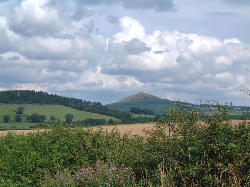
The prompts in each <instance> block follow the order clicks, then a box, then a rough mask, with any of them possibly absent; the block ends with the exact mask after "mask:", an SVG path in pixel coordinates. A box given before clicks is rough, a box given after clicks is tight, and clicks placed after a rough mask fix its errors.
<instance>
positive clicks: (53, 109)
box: [0, 104, 119, 129]
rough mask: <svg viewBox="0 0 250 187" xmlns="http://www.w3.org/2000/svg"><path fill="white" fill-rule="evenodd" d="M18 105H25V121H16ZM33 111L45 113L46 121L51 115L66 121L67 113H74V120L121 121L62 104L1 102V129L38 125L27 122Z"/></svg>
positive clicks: (25, 127) (23, 116)
mask: <svg viewBox="0 0 250 187" xmlns="http://www.w3.org/2000/svg"><path fill="white" fill-rule="evenodd" d="M18 107H24V114H23V115H22V118H23V122H19V123H17V122H15V119H14V118H15V115H16V109H17V108H18ZM33 113H38V114H40V115H45V116H46V120H45V122H50V116H51V115H53V116H55V118H57V119H59V120H60V121H65V115H66V114H73V116H74V118H73V121H82V120H84V119H88V118H92V119H105V120H109V119H112V120H114V121H119V120H118V119H116V118H114V117H110V116H106V115H101V114H97V113H92V112H86V111H80V110H76V109H73V108H70V107H66V106H61V105H39V104H0V129H1V128H2V129H3V128H4V129H8V128H11V129H29V128H31V127H32V126H33V127H34V126H36V125H37V124H38V123H28V122H25V116H29V115H31V114H33ZM4 115H9V116H10V122H9V123H4V122H3V116H4Z"/></svg>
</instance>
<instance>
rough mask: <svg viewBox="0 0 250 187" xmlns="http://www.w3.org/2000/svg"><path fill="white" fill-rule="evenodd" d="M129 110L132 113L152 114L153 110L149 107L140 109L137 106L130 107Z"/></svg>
mask: <svg viewBox="0 0 250 187" xmlns="http://www.w3.org/2000/svg"><path fill="white" fill-rule="evenodd" d="M130 112H131V113H134V114H145V115H154V111H152V110H149V109H141V108H139V107H131V108H130Z"/></svg>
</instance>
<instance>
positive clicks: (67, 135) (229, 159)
mask: <svg viewBox="0 0 250 187" xmlns="http://www.w3.org/2000/svg"><path fill="white" fill-rule="evenodd" d="M213 115H214V116H213V117H212V116H207V118H206V119H205V120H204V121H203V122H202V125H201V124H200V123H201V122H200V121H198V113H197V112H196V111H194V110H191V111H190V110H186V109H185V108H183V107H177V108H175V109H173V110H170V111H167V116H166V117H165V118H163V119H161V121H159V123H158V125H157V126H156V128H155V129H154V130H150V131H148V132H147V136H146V137H140V136H131V135H129V134H125V135H123V136H121V135H120V134H119V132H118V131H117V130H113V131H112V132H111V133H107V132H104V131H103V130H102V129H99V130H97V131H91V130H88V129H79V128H77V129H75V128H63V127H61V124H55V125H54V126H55V128H54V129H52V130H51V131H47V132H40V133H37V134H29V135H27V136H20V135H19V136H18V135H14V134H9V135H8V136H5V137H1V138H0V183H1V184H6V185H7V186H14V185H19V186H20V185H23V186H38V185H45V186H46V184H49V185H48V186H67V185H64V184H71V186H84V185H81V184H80V182H83V181H85V179H86V178H85V177H86V176H93V180H90V181H92V182H94V183H93V184H97V183H98V182H104V181H106V176H107V175H106V174H107V171H109V170H110V169H111V168H116V170H115V173H114V175H110V177H114V178H112V180H113V181H117V180H118V176H117V177H116V174H117V173H116V172H118V171H120V170H119V169H121V170H122V171H124V169H125V168H129V170H130V171H131V172H129V173H127V174H128V175H129V176H131V178H129V179H128V180H126V182H129V184H131V183H130V182H132V179H133V176H135V181H133V183H134V185H137V186H249V179H250V173H249V165H248V160H249V150H250V147H249V143H250V139H249V134H250V128H249V123H248V122H247V121H245V122H242V123H241V124H238V125H232V124H231V121H229V120H228V116H227V115H228V114H227V111H226V110H224V109H223V108H221V109H218V110H216V111H215V112H214V114H213ZM168 128H171V131H170V133H169V131H168ZM166 132H167V133H166ZM96 163H100V164H101V168H105V169H104V172H103V173H101V177H100V178H97V173H98V171H99V170H98V168H97V166H96ZM90 168H93V171H92V170H91V169H90ZM87 169H88V170H91V171H88V172H87V173H85V174H86V175H79V178H78V177H77V178H76V175H77V174H80V173H81V172H83V170H84V172H86V170H87ZM112 172H113V171H112ZM132 172H133V173H132ZM125 174H126V173H124V175H125ZM98 175H99V174H98ZM126 176H127V175H126ZM99 179H100V180H99ZM63 182H65V183H63ZM87 184H89V183H87ZM102 184H103V183H102ZM129 184H127V185H125V186H131V185H129ZM68 186H69V185H68ZM85 186H91V185H85ZM97 186H98V185H97ZM114 186H115V185H114ZM117 186H119V185H117Z"/></svg>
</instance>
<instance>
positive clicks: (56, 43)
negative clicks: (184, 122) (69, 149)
mask: <svg viewBox="0 0 250 187" xmlns="http://www.w3.org/2000/svg"><path fill="white" fill-rule="evenodd" d="M249 12H250V1H249V0H210V1H201V0H188V1H187V0H64V1H62V0H10V1H7V0H0V90H9V89H32V90H43V91H47V92H49V93H57V94H59V95H64V96H71V97H77V98H82V99H85V100H91V101H101V102H103V103H109V102H113V101H116V100H119V99H121V98H122V97H125V96H128V95H131V94H134V93H136V92H139V91H144V92H147V93H150V94H154V95H157V96H160V97H162V98H167V99H171V100H181V101H188V102H193V103H197V104H198V103H199V101H200V100H201V99H203V100H206V99H215V100H218V101H220V102H230V101H232V102H233V104H236V105H250V97H249V96H247V95H246V94H244V93H243V92H242V91H241V87H242V85H243V86H244V87H247V88H250V35H249V33H250V13H249Z"/></svg>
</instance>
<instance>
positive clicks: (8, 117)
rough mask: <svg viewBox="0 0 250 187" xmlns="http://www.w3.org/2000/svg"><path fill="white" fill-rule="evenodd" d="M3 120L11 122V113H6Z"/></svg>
mask: <svg viewBox="0 0 250 187" xmlns="http://www.w3.org/2000/svg"><path fill="white" fill-rule="evenodd" d="M3 121H4V122H5V123H9V122H10V116H9V115H4V116H3Z"/></svg>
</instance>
